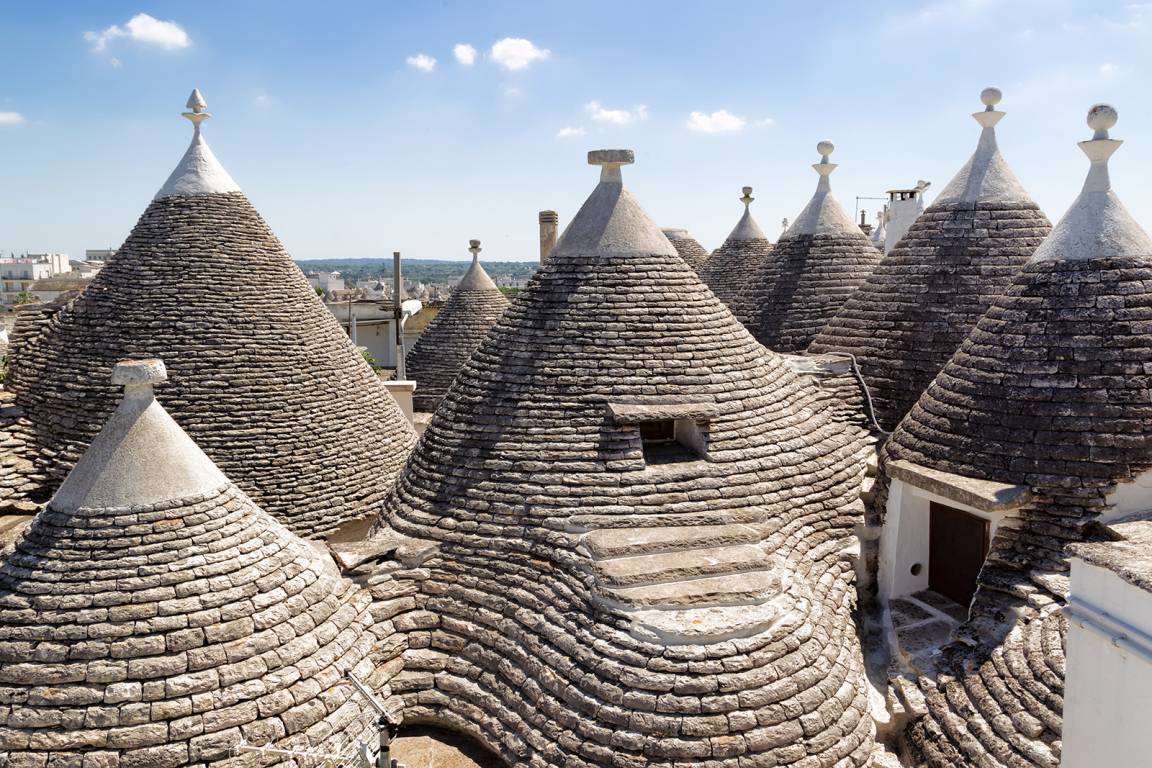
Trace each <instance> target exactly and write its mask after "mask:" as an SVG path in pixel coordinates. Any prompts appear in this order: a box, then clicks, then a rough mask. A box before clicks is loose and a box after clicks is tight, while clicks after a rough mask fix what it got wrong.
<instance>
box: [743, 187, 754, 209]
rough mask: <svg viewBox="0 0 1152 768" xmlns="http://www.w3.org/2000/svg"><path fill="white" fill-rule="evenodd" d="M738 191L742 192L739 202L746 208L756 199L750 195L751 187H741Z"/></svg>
mask: <svg viewBox="0 0 1152 768" xmlns="http://www.w3.org/2000/svg"><path fill="white" fill-rule="evenodd" d="M740 191H741V192H743V193H744V194H743V195H742V196H741V197H740V202H742V203H744V207H745V208H747V207H748V206H749V205H751V204H752V201H753V200H755V199H756V198H754V197H752V187H741V188H740Z"/></svg>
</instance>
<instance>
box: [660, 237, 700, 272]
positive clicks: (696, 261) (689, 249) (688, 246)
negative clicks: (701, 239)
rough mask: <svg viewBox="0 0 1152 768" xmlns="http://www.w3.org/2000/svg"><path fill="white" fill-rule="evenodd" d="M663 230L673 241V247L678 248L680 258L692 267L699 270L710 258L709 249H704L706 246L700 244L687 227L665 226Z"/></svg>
mask: <svg viewBox="0 0 1152 768" xmlns="http://www.w3.org/2000/svg"><path fill="white" fill-rule="evenodd" d="M661 231H662V232H663V233H664V236H665V237H667V238H668V239H669V240H670V241H671V243H672V247H673V248H675V249H676V253H678V254H680V258H682V259H684V261H686V262H688V266H690V267H692V269H694V270H696V271H697V272H699V271H700V268H701V267H703V266H704V262H705V261H707V260H708V251H706V250H705V249H704V246H702V245H700V243H698V242H697V241H696V238H694V237H692V235H691V233H689V232H688V230H686V229H681V228H678V227H665V228H664V229H663V230H661Z"/></svg>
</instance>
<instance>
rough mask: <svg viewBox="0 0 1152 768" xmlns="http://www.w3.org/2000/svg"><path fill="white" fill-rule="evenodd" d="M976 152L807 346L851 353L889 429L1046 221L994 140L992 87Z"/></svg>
mask: <svg viewBox="0 0 1152 768" xmlns="http://www.w3.org/2000/svg"><path fill="white" fill-rule="evenodd" d="M981 96H982V99H983V101H984V103H985V104H986V106H987V108H986V109H985V110H984V111H983V112H977V113H976V114H975V115H974V117H975V118H976V121H977V122H978V123H980V125H981V126H982V131H981V134H980V141H979V144H978V145H977V147H976V152H975V153H974V154H973V155H972V157H971V158H970V159H969V160H968V162H967V163H966V164H965V165H964V167H963V168H962V169H961V170H960V172H959V173H958V174H957V175H956V177H955V178H954V179H953V180H952V181H951V182H950V183H949V184H948V186H947V187H945V188H944V190H943V191H942V192H941V193H940V196H939V197H938V198H937V199H936V201H935V202H934V203H933V204H932V205H931V206H929V208H928V209H927V210H925V211H924V213H923V214H921V215H920V218H918V219H917V220H916V222H915V223H914V224H913V225H912V226H911V227H910V228H909V230H908V232H907V233H906V234H905V235H904V237H902V238H901V239H900V242H899V243H898V244H897V245H896V247H895V248H893V249H892V250H891V251H890V252H889V253H888V254H887V255H886V256H885V257H884V259H883V260H882V261H881V262H880V263H879V264H878V265H877V266H876V268H875V270H874V271H873V272H872V275H871V276H870V277H869V278H868V280H867V281H865V283H864V284H863V285H862V286H860V288H859V289H858V290H857V291H856V292H855V293H854V294H853V295H852V296H851V297H850V298H849V299H848V301H846V302H845V303H844V305H843V306H842V307H841V309H840V311H839V312H837V313H836V315H835V317H833V318H832V320H831V321H830V322H829V323H828V325H827V326H826V327H825V328H824V329H823V330H822V331H821V332H820V333H819V334H817V336H816V338H815V340H813V342H812V344H811V346H810V347H809V351H811V352H815V353H822V352H847V353H851V354H853V355H855V356H856V359H857V361H858V362H859V365H860V370H861V373H862V374H863V377H864V380H865V382H866V383H867V384H868V387H869V389H870V390H871V394H872V400H873V402H874V404H875V410H876V418H877V420H878V421H879V422H880V424H881V425H882V426H883V427H884V428H885V429H892V428H893V427H895V425H896V423H897V422H898V421H899V420H900V419H901V417H903V416H904V414H906V413H907V412H908V410H909V409H910V408H911V407H912V404H913V403H915V402H916V399H917V398H918V397H919V396H920V394H921V393H922V392H923V391H924V390H925V389H926V388H927V386H928V384H929V383H930V382H931V381H932V379H933V378H934V377H935V376H936V374H937V373H939V371H940V369H941V368H942V367H944V363H946V362H947V361H948V358H950V357H951V356H952V353H953V352H955V351H956V348H957V347H959V346H960V343H961V342H962V341H963V340H964V337H965V336H966V335H967V334H968V332H969V331H970V330H971V329H972V326H973V325H975V323H976V321H977V320H979V319H980V316H981V315H983V314H984V312H985V311H986V310H987V309H988V306H989V304H990V303H991V302H992V299H993V298H995V297H996V296H998V295H1000V294H1001V293H1003V292H1004V290H1005V289H1006V288H1007V287H1008V284H1009V282H1010V281H1011V279H1012V276H1013V275H1015V273H1016V272H1017V271H1018V270H1019V269H1020V267H1022V266H1023V264H1024V262H1025V261H1027V259H1028V257H1029V256H1031V255H1032V252H1033V251H1034V250H1035V249H1036V247H1037V246H1038V245H1039V244H1040V242H1041V241H1042V240H1043V239H1044V237H1045V236H1046V235H1047V234H1048V232H1049V231H1050V229H1051V225H1050V223H1049V222H1048V219H1047V218H1046V217H1045V216H1044V214H1043V213H1042V212H1041V211H1040V209H1039V208H1038V207H1037V206H1036V204H1035V203H1034V202H1032V200H1031V199H1029V197H1028V195H1027V193H1026V192H1025V191H1024V189H1023V187H1021V186H1020V183H1019V182H1018V181H1017V180H1016V177H1015V176H1014V175H1013V174H1012V171H1011V169H1009V168H1008V165H1007V163H1006V162H1005V160H1004V158H1003V156H1002V155H1001V154H1000V150H999V149H998V148H997V145H996V132H995V127H994V126H995V125H996V123H997V122H998V121H999V120H1000V118H1002V117H1003V116H1004V113H1003V112H998V111H995V110H994V109H993V107H994V106H995V105H996V104H997V103H998V102H999V100H1000V92H999V91H998V90H996V89H995V88H988V89H985V91H984V93H983V94H982V95H981Z"/></svg>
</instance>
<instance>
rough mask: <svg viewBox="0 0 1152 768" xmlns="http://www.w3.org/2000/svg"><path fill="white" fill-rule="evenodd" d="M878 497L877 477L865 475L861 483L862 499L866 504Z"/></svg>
mask: <svg viewBox="0 0 1152 768" xmlns="http://www.w3.org/2000/svg"><path fill="white" fill-rule="evenodd" d="M875 498H876V478H875V477H874V476H873V477H865V478H864V481H863V482H861V483H860V500H861V501H863V502H864V503H865V504H871V503H872V501H873V500H874V499H875Z"/></svg>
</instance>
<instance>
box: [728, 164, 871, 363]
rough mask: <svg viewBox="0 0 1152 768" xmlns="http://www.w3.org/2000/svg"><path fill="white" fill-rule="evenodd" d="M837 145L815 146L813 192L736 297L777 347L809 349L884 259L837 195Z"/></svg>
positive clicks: (757, 332) (758, 332)
mask: <svg viewBox="0 0 1152 768" xmlns="http://www.w3.org/2000/svg"><path fill="white" fill-rule="evenodd" d="M834 149H835V147H834V146H833V145H832V142H830V141H822V142H820V144H819V145H818V146H817V151H818V152H819V153H820V162H819V163H816V164H815V165H813V166H812V167H813V168H814V169H815V170H816V172H817V173H818V174H819V175H820V180H819V182H818V183H817V185H816V192H815V194H814V195H813V196H812V199H811V200H810V201H809V202H808V204H807V205H806V206H805V207H804V210H803V211H801V212H800V215H799V216H797V217H796V219H795V220H794V221H793V222H792V224H791V226H789V227H788V229H787V231H786V232H785V233H784V234H783V235H781V236H780V239H779V240H778V241H777V243H776V245H775V247H774V248H773V249H772V252H771V254H770V255H769V256H768V257H767V258H765V259H764V260H763V261H762V262H761V264H760V266H759V268H758V269H757V271H756V274H755V275H754V276H753V278H752V279H751V280H750V281H749V282H748V283H747V285H745V286H744V288H743V290H742V291H741V293H740V298H739V299H738V300H737V303H738V304H739V305H740V306H741V307H743V311H744V313H745V317H746V320H745V325H747V326H748V328H749V330H751V331H752V335H754V336H755V337H756V339H757V341H759V342H760V343H761V344H763V345H764V346H766V347H768V348H769V349H772V350H775V351H777V352H803V351H804V350H805V349H807V348H808V345H809V344H810V343H811V342H812V339H813V338H814V337H815V336H816V334H817V333H818V332H819V331H820V329H822V328H823V327H824V326H825V325H826V324H827V322H828V321H829V320H831V319H832V316H833V315H834V314H835V313H836V311H837V310H838V309H840V307H841V306H842V305H843V304H844V302H845V300H847V299H848V297H849V296H851V295H852V294H853V292H855V290H856V289H857V288H858V287H859V286H860V285H861V284H862V283H863V282H864V281H865V280H866V279H867V278H868V276H869V275H870V274H871V273H872V270H873V269H874V268H875V267H876V264H877V263H879V261H880V259H881V258H882V257H883V254H881V253H880V251H878V250H877V249H876V247H875V246H874V245H873V244H872V243H871V242H870V241H869V240H868V237H867V236H866V235H865V234H864V233H863V232H861V231H860V227H859V226H857V224H856V223H855V222H854V221H853V220H852V217H851V216H849V215H848V213H847V212H846V211H845V210H844V208H843V206H841V205H840V202H839V201H838V200H837V199H836V196H835V195H834V194H832V187H831V181H830V176H831V173H832V171H834V170H835V169H836V164H835V163H832V162H830V161H829V155H830V154H831V153H832V151H833V150H834Z"/></svg>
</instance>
